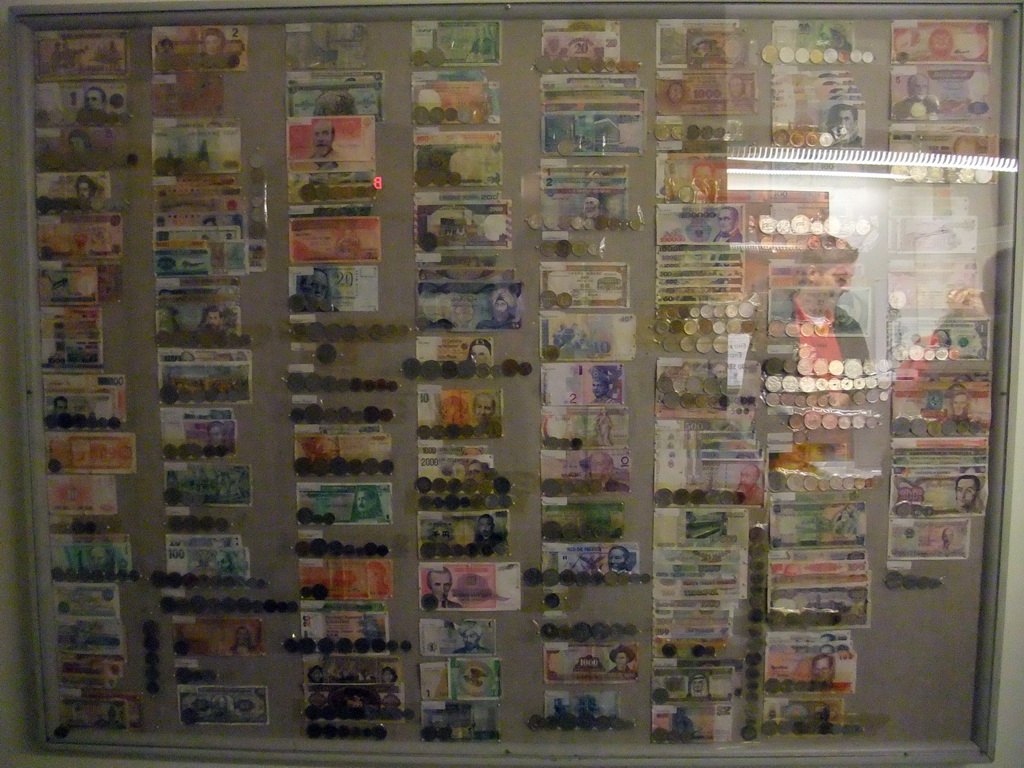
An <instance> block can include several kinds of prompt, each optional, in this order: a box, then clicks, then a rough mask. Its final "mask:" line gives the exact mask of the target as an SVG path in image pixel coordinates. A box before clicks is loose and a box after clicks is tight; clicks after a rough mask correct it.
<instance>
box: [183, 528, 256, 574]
mask: <svg viewBox="0 0 1024 768" xmlns="http://www.w3.org/2000/svg"><path fill="white" fill-rule="evenodd" d="M164 548H165V554H166V565H167V570H168V571H174V572H177V573H192V574H195V575H196V576H211V577H215V578H222V577H227V576H231V577H235V578H243V579H247V578H249V572H250V571H249V563H250V559H249V550H248V549H246V548H245V547H243V546H242V538H241V537H240V536H236V535H228V534H212V535H211V534H205V535H191V536H189V535H182V534H168V535H167V536H166V537H165V544H164Z"/></svg>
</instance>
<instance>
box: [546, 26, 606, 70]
mask: <svg viewBox="0 0 1024 768" xmlns="http://www.w3.org/2000/svg"><path fill="white" fill-rule="evenodd" d="M540 49H541V55H542V56H546V57H547V58H549V59H558V60H564V59H593V60H595V61H602V62H605V61H616V62H617V61H619V59H620V57H621V53H622V50H621V49H622V41H621V30H620V24H619V22H618V21H611V20H609V21H605V20H598V19H557V20H552V19H545V21H544V23H543V25H542V27H541V43H540Z"/></svg>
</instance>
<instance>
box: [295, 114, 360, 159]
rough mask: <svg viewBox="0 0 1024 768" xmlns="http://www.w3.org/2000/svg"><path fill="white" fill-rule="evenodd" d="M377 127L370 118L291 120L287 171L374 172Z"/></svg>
mask: <svg viewBox="0 0 1024 768" xmlns="http://www.w3.org/2000/svg"><path fill="white" fill-rule="evenodd" d="M375 125H376V121H375V119H374V117H372V116H369V115H344V116H323V117H293V118H289V120H288V134H287V135H288V170H290V171H299V172H312V171H344V172H347V173H356V172H372V171H373V170H374V169H375V167H376V163H377V146H376V139H375V136H376V132H375Z"/></svg>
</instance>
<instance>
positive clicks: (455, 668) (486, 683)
mask: <svg viewBox="0 0 1024 768" xmlns="http://www.w3.org/2000/svg"><path fill="white" fill-rule="evenodd" d="M446 664H447V666H448V689H449V694H450V696H449V698H451V699H452V700H454V701H467V700H475V699H497V698H500V697H501V659H495V658H489V659H469V658H465V657H461V656H453V657H452V658H450V659H448V661H447V662H446Z"/></svg>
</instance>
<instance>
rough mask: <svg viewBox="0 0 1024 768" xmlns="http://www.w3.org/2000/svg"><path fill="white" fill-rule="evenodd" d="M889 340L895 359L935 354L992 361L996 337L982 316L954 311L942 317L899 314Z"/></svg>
mask: <svg viewBox="0 0 1024 768" xmlns="http://www.w3.org/2000/svg"><path fill="white" fill-rule="evenodd" d="M888 331H889V340H890V344H891V353H892V357H893V358H894V359H896V360H906V359H908V358H910V359H914V358H915V357H917V356H918V355H920V359H924V358H925V356H926V355H930V354H932V353H933V354H934V356H935V359H936V360H939V359H941V358H942V357H943V356H945V358H946V359H948V360H988V359H989V354H990V350H989V347H990V346H991V341H990V340H991V338H992V320H991V319H990V318H988V317H985V316H984V315H983V314H982V313H979V312H976V311H973V310H969V311H963V310H953V311H952V312H948V313H946V314H942V315H938V314H936V313H933V312H922V313H920V314H911V313H899V314H897V315H896V316H892V315H890V316H889V320H888Z"/></svg>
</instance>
